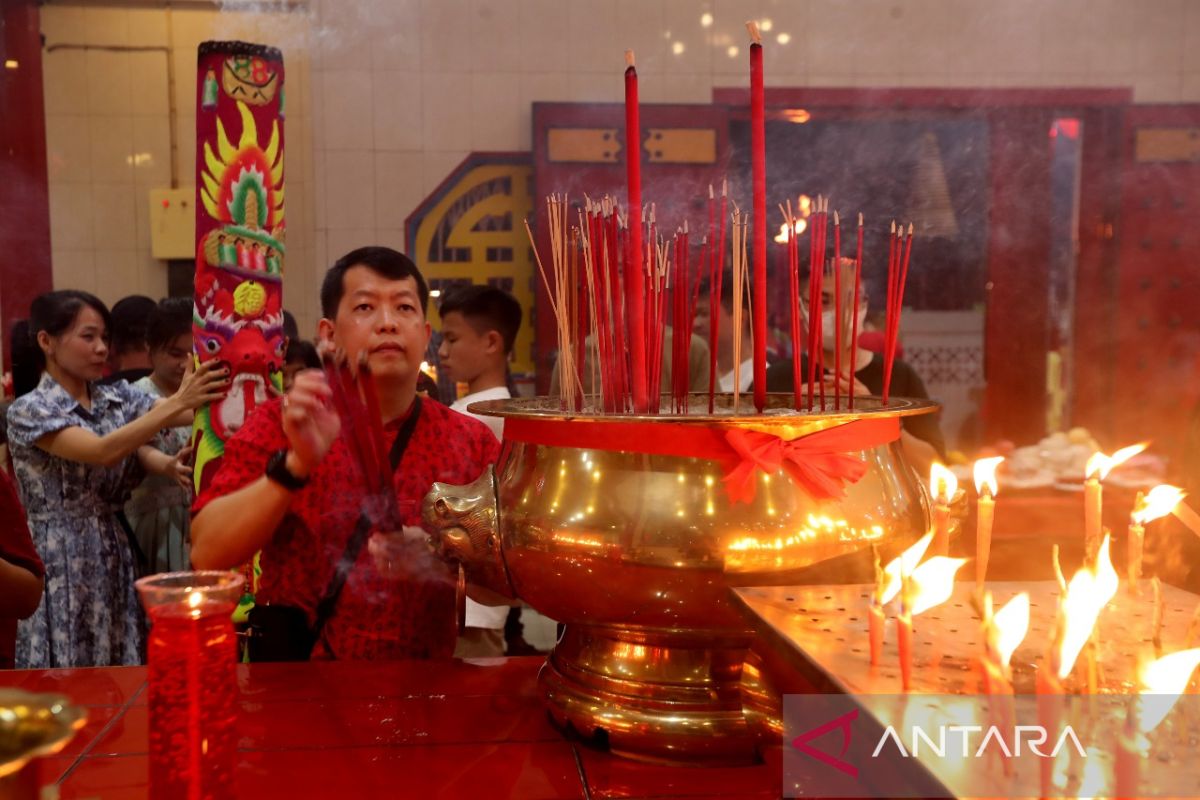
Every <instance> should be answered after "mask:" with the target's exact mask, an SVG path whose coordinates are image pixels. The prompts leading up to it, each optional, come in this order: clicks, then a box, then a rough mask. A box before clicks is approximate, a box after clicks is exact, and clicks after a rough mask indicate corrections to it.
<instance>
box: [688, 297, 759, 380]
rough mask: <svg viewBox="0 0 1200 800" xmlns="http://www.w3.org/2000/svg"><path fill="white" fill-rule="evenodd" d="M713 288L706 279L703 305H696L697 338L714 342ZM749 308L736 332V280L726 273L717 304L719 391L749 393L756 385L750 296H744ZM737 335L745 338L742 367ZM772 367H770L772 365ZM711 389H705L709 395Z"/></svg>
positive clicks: (701, 298)
mask: <svg viewBox="0 0 1200 800" xmlns="http://www.w3.org/2000/svg"><path fill="white" fill-rule="evenodd" d="M710 292H711V287H710V286H709V284H708V280H707V279H705V280H704V281H703V282H701V284H700V302H699V303H697V304H696V322H695V328H694V330H695V332H696V335H697V336H699V337H701V338H703V339H704V341H706V342H708V341H711V333H710V331H711V330H712V318H711V313H710V308H709V300H708V298H709V294H710ZM742 297H743V302H744V304H745V308H744V309H743V310H742V329H741V331H740V332H739V331H734V329H733V278H732V276H731V275H730V274H729V273H726V274H725V276H724V279H723V280H722V281H721V300H720V302H719V303H717V391H719V392H732V391H733V389H734V387H735V386H736V387H737V388H738V391H741V392H746V391H749V390H750V387H751V386H752V385H753V384H754V348H753V347H752V340H751V336H750V293H749V292H743V293H742ZM735 334H737V336H738V337H740V338H741V355H742V362H741V363H740V364H734V363H733V350H734V348H733V344H734V341H735V338H737V337H735ZM768 366H769V365H768ZM707 390H708V387H707V386H706V387H704V391H707Z"/></svg>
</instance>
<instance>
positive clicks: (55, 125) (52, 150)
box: [46, 114, 92, 183]
mask: <svg viewBox="0 0 1200 800" xmlns="http://www.w3.org/2000/svg"><path fill="white" fill-rule="evenodd" d="M46 168H47V174H48V175H49V178H50V182H51V183H56V182H61V181H67V182H73V183H80V182H82V183H87V182H90V181H91V179H92V139H91V117H89V116H88V115H87V114H47V115H46Z"/></svg>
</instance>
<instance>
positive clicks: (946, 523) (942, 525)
mask: <svg viewBox="0 0 1200 800" xmlns="http://www.w3.org/2000/svg"><path fill="white" fill-rule="evenodd" d="M957 492H958V478H957V477H955V475H954V473H953V472H951V471H950V470H948V469H946V468H945V467H944V466H942V465H941V464H938V463H937V462H934V464H933V466H931V467H930V469H929V495H930V497H931V498H932V499H933V529H934V537H933V554H934V555H938V556H944V555H946V554H947V553H949V552H950V502H951V501H952V500H953V499H954V495H955V494H956V493H957Z"/></svg>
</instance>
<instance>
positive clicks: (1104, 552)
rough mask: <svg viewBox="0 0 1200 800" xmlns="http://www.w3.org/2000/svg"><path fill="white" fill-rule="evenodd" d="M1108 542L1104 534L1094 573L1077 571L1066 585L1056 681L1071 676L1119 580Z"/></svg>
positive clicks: (1084, 568)
mask: <svg viewBox="0 0 1200 800" xmlns="http://www.w3.org/2000/svg"><path fill="white" fill-rule="evenodd" d="M1109 546H1110V540H1109V536H1108V535H1107V534H1106V535H1105V537H1104V541H1103V542H1102V543H1101V544H1100V550H1099V552H1098V553H1097V554H1096V569H1094V570H1093V569H1089V568H1087V567H1083V568H1081V569H1080V570H1079V571H1078V572H1076V573H1075V576H1074V577H1073V578H1071V582H1070V583H1069V584H1067V594H1066V597H1064V598H1063V601H1062V615H1063V622H1064V627H1063V634H1062V640H1061V643H1060V645H1059V659H1058V677H1059V679H1060V680H1062V679H1064V678H1066V677H1067V676H1068V675H1070V674H1071V670H1072V669H1074V667H1075V659H1077V658H1078V657H1079V653H1080V651H1081V650H1083V646H1084V645H1085V644H1087V640H1088V639H1089V638H1091V635H1092V629H1093V628H1094V627H1095V626H1096V620H1097V619H1098V618H1099V616H1100V611H1101V610H1102V609H1103V608H1104V606H1106V605H1107V604H1108V601H1109V600H1111V599H1112V598H1113V596H1114V595H1115V594H1116V593H1117V588H1118V586H1119V583H1120V581H1119V579H1118V578H1117V571H1116V570H1115V569H1113V565H1112V559H1111V557H1110V556H1109Z"/></svg>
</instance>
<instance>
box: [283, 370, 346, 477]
mask: <svg viewBox="0 0 1200 800" xmlns="http://www.w3.org/2000/svg"><path fill="white" fill-rule="evenodd" d="M332 398H333V393H332V391H331V390H330V388H329V384H328V383H327V382H326V380H325V374H324V373H323V372H321V371H320V370H316V369H309V370H304V371H303V372H300V373H297V375H296V379H295V381H294V382H293V383H292V388H291V389H290V390H289V391H288V393H287V394H286V395H284V398H283V432H284V434H285V435H286V436H287V439H288V445H289V446H290V449H291V452H290V453H289V454H288V469H289V470H290V471H291V472H292V473H293V474H294V475H297V476H298V477H299V476H304V475H308V474H309V473H310V472H312V471H313V470H314V469H315V468H316V466H317V464H319V463H321V459H322V458H324V457H325V454H326V453H327V452H329V447H330V446H331V445H332V444H333V442H334V440H335V439H337V437H338V434H339V433H340V432H341V429H342V423H341V420H340V419H338V415H337V412H336V411H335V410H334V409H333V406H332Z"/></svg>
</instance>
